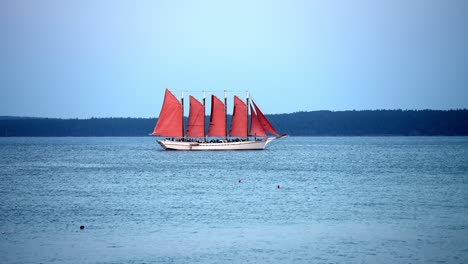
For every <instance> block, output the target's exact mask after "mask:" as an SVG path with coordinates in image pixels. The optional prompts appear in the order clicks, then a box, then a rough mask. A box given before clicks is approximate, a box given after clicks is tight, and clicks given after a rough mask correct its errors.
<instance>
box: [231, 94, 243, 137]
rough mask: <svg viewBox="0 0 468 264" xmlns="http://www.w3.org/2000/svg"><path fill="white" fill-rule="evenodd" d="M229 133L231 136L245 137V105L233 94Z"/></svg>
mask: <svg viewBox="0 0 468 264" xmlns="http://www.w3.org/2000/svg"><path fill="white" fill-rule="evenodd" d="M229 135H230V136H231V137H241V138H246V137H247V105H246V104H245V103H244V102H243V101H242V100H241V99H239V97H237V96H234V112H233V114H232V122H231V130H230V131H229Z"/></svg>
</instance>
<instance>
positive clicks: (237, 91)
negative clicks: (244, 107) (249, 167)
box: [179, 90, 248, 93]
mask: <svg viewBox="0 0 468 264" xmlns="http://www.w3.org/2000/svg"><path fill="white" fill-rule="evenodd" d="M179 91H180V92H188V93H203V92H206V93H218V92H219V93H223V92H227V93H245V92H248V90H201V91H200V90H179Z"/></svg>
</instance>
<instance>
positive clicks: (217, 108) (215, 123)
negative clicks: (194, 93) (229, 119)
mask: <svg viewBox="0 0 468 264" xmlns="http://www.w3.org/2000/svg"><path fill="white" fill-rule="evenodd" d="M208 136H210V137H225V136H226V113H225V109H224V103H223V102H221V100H219V99H218V98H217V97H216V96H214V95H211V117H210V128H209V129H208Z"/></svg>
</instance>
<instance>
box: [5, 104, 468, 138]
mask: <svg viewBox="0 0 468 264" xmlns="http://www.w3.org/2000/svg"><path fill="white" fill-rule="evenodd" d="M267 118H268V119H269V120H270V121H271V123H272V124H273V126H274V127H275V128H276V129H277V130H278V132H280V133H281V134H282V133H287V134H289V135H291V136H466V135H468V110H467V109H461V110H363V111H310V112H296V113H291V114H274V115H267ZM230 119H231V117H230V116H228V120H230ZM206 120H207V122H206V124H208V123H209V118H208V117H206ZM156 121H157V118H90V119H58V118H35V117H34V118H33V117H11V116H2V117H0V137H65V136H71V137H91V136H97V137H101V136H122V137H124V136H146V135H148V134H150V133H151V132H152V131H153V128H154V125H155V124H156ZM186 121H187V120H186ZM228 123H229V121H228ZM228 125H229V124H228Z"/></svg>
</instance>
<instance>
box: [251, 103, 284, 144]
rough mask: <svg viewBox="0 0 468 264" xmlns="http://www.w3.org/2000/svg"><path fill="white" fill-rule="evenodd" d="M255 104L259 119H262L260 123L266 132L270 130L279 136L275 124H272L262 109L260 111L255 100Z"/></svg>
mask: <svg viewBox="0 0 468 264" xmlns="http://www.w3.org/2000/svg"><path fill="white" fill-rule="evenodd" d="M252 103H253V105H254V107H255V111H257V115H258V121H260V124H261V125H262V127H263V129H264V130H265V131H266V132H270V133H272V134H273V135H275V136H279V134H278V132H276V130H275V129H274V128H273V126H272V125H271V124H270V122H269V121H268V119H267V118H266V117H265V115H263V113H262V111H260V109H259V108H258V106H257V105H256V104H255V102H253V101H252Z"/></svg>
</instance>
